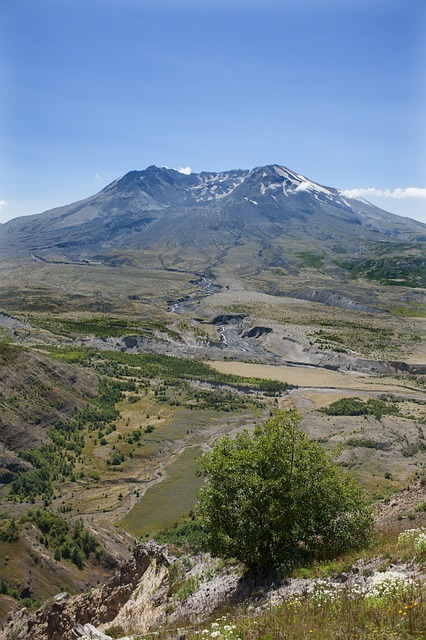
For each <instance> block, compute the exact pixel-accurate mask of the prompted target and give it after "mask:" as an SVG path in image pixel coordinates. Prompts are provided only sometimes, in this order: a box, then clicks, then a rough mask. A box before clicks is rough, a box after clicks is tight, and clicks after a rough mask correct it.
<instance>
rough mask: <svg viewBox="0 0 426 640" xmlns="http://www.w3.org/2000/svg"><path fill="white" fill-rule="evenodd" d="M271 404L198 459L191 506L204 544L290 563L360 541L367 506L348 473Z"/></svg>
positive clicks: (260, 560)
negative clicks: (260, 418)
mask: <svg viewBox="0 0 426 640" xmlns="http://www.w3.org/2000/svg"><path fill="white" fill-rule="evenodd" d="M300 420H301V417H300V416H299V415H298V414H297V413H296V411H293V410H291V411H287V412H284V411H279V412H277V413H276V414H275V415H274V416H273V417H272V418H271V419H269V420H268V421H267V422H265V423H264V424H263V425H260V426H257V427H256V428H255V430H254V432H253V434H252V435H251V434H249V433H248V432H247V431H243V432H242V433H239V434H237V435H236V436H235V438H231V437H230V436H225V437H223V438H221V439H219V440H217V441H216V442H215V443H214V445H213V447H212V450H211V451H210V452H208V453H206V454H205V455H204V456H203V457H202V458H200V459H199V473H200V475H202V476H204V478H205V479H206V483H205V485H204V486H203V487H202V488H201V490H200V492H199V494H198V505H197V512H198V516H199V517H200V519H201V521H202V522H203V523H204V525H205V526H206V529H207V531H208V545H209V548H210V551H211V552H212V553H213V554H214V555H217V556H222V557H234V558H237V559H239V560H241V561H242V562H244V563H245V564H246V565H248V566H250V567H259V568H269V567H274V566H275V567H276V566H279V565H288V566H291V565H294V564H296V563H298V562H304V561H307V560H312V559H314V558H326V557H332V556H334V555H336V554H337V553H339V552H341V551H343V550H345V549H348V548H351V547H356V546H359V545H361V544H362V543H364V542H365V540H366V539H367V538H368V536H369V535H370V533H371V529H372V516H371V508H370V507H369V506H368V505H367V503H366V500H365V497H364V493H363V491H362V489H361V487H360V486H359V485H358V484H357V483H356V482H355V480H354V479H353V478H352V477H351V476H350V475H348V474H345V473H343V471H342V470H341V469H340V468H339V467H338V466H337V465H336V464H335V463H334V461H333V459H332V458H331V457H330V456H329V455H327V453H326V452H325V451H324V450H323V449H322V447H321V446H320V445H319V444H318V443H317V442H310V441H309V440H308V438H307V437H306V435H305V434H304V433H303V432H302V431H301V429H300V428H299V423H300Z"/></svg>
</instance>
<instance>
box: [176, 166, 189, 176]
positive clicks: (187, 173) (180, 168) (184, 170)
mask: <svg viewBox="0 0 426 640" xmlns="http://www.w3.org/2000/svg"><path fill="white" fill-rule="evenodd" d="M178 171H179V173H184V174H185V175H186V176H189V174H190V173H192V169H191V167H179V169H178Z"/></svg>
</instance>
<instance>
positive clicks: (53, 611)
mask: <svg viewBox="0 0 426 640" xmlns="http://www.w3.org/2000/svg"><path fill="white" fill-rule="evenodd" d="M175 560H176V558H174V557H173V556H172V555H171V554H170V553H169V552H168V551H167V549H166V547H164V546H160V545H157V544H156V543H154V542H148V543H146V544H143V545H139V546H137V547H136V549H135V551H134V557H133V559H132V560H131V561H130V562H128V563H127V564H125V565H124V566H123V567H122V568H121V569H120V570H119V571H118V572H117V573H115V574H114V576H113V577H112V578H110V580H108V582H107V583H106V584H105V585H103V586H102V587H100V588H98V589H94V590H93V591H92V592H90V593H88V594H82V595H78V596H74V597H73V596H70V595H69V594H68V593H60V594H58V595H57V596H55V597H54V598H53V599H52V600H50V601H48V602H47V603H46V604H45V605H44V606H43V607H42V608H41V609H39V610H38V611H36V612H35V613H34V614H32V615H30V614H28V612H27V611H26V610H25V609H23V610H21V611H20V612H18V613H17V614H14V615H12V616H11V618H10V619H9V620H6V623H5V625H4V627H3V630H2V631H0V640H29V638H31V640H74V639H75V634H74V633H73V628H74V627H77V626H78V625H85V624H88V623H90V624H93V625H94V626H96V627H98V626H100V625H102V624H105V623H110V622H112V621H113V620H114V619H115V618H116V616H117V615H118V613H119V612H120V611H122V609H123V607H125V605H126V603H128V601H129V599H130V597H131V596H133V595H134V593H135V590H136V588H137V587H138V586H139V589H140V590H141V591H142V592H144V594H145V596H148V595H149V593H150V592H151V593H152V589H153V588H155V587H158V586H159V583H161V581H162V580H163V579H164V577H165V576H166V575H167V567H168V566H169V565H170V564H171V563H172V562H174V561H175ZM148 569H149V572H148V573H149V577H150V578H151V579H152V578H153V577H154V578H155V580H150V581H145V582H149V583H150V588H151V591H150V592H149V591H148V587H147V585H146V584H145V587H144V585H143V584H142V585H140V584H139V583H140V581H141V579H142V578H143V577H144V575H145V574H146V573H147V570H148ZM135 595H137V594H135ZM145 600H146V601H147V602H148V603H149V599H148V598H145ZM151 608H152V609H154V608H155V607H154V604H152V605H151ZM163 610H164V609H163V608H162V607H159V608H158V610H157V611H156V616H157V617H160V616H161V615H162V613H163ZM124 611H125V609H124ZM139 618H141V619H140V620H139V622H141V623H142V622H143V619H142V613H141V611H140V612H139ZM152 620H153V618H152V616H151V617H149V621H150V622H151V623H152ZM147 621H148V616H147Z"/></svg>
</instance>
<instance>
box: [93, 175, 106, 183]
mask: <svg viewBox="0 0 426 640" xmlns="http://www.w3.org/2000/svg"><path fill="white" fill-rule="evenodd" d="M94 180H95V182H103V181H104V179H103V177H102V176H100V175H99V173H97V174H96V175H95V178H94Z"/></svg>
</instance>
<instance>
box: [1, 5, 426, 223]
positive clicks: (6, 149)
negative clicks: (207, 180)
mask: <svg viewBox="0 0 426 640" xmlns="http://www.w3.org/2000/svg"><path fill="white" fill-rule="evenodd" d="M0 53H1V55H0V80H1V86H2V101H1V105H0V221H5V220H7V219H9V218H12V217H16V216H18V215H24V214H29V213H37V212H40V211H43V210H46V209H49V208H52V207H55V206H61V205H63V204H67V203H69V202H73V201H75V200H78V199H81V198H84V197H87V196H89V195H91V194H93V193H95V192H96V191H99V190H100V189H101V188H102V187H104V186H105V185H106V184H108V183H109V182H111V181H112V180H114V179H115V178H117V177H118V176H121V175H123V174H125V173H126V172H127V171H130V170H133V169H144V168H145V167H146V166H148V165H151V164H156V165H159V166H163V165H166V166H169V167H175V168H179V167H186V166H189V167H191V168H192V170H193V171H197V172H198V171H202V170H212V171H215V170H218V171H219V170H224V169H231V168H250V167H254V166H259V165H264V164H271V163H279V164H283V165H286V166H288V167H290V168H291V169H293V170H295V171H297V172H298V173H302V174H304V175H306V176H307V177H309V178H311V179H312V180H315V181H316V182H319V183H321V184H325V185H328V186H334V187H338V188H341V189H357V190H359V191H357V192H354V193H358V194H359V195H364V197H366V198H367V199H368V200H370V201H372V202H374V203H375V204H378V205H379V206H381V207H383V208H385V209H387V210H388V211H393V212H395V213H400V214H401V215H409V216H411V217H414V218H417V219H420V220H423V221H425V222H426V2H425V1H424V0H291V1H288V0H214V1H211V0H198V1H195V0H84V1H83V0H19V2H17V1H16V0H3V2H2V8H1V9H0ZM365 189H370V190H372V191H369V192H365V191H364V190H365Z"/></svg>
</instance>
